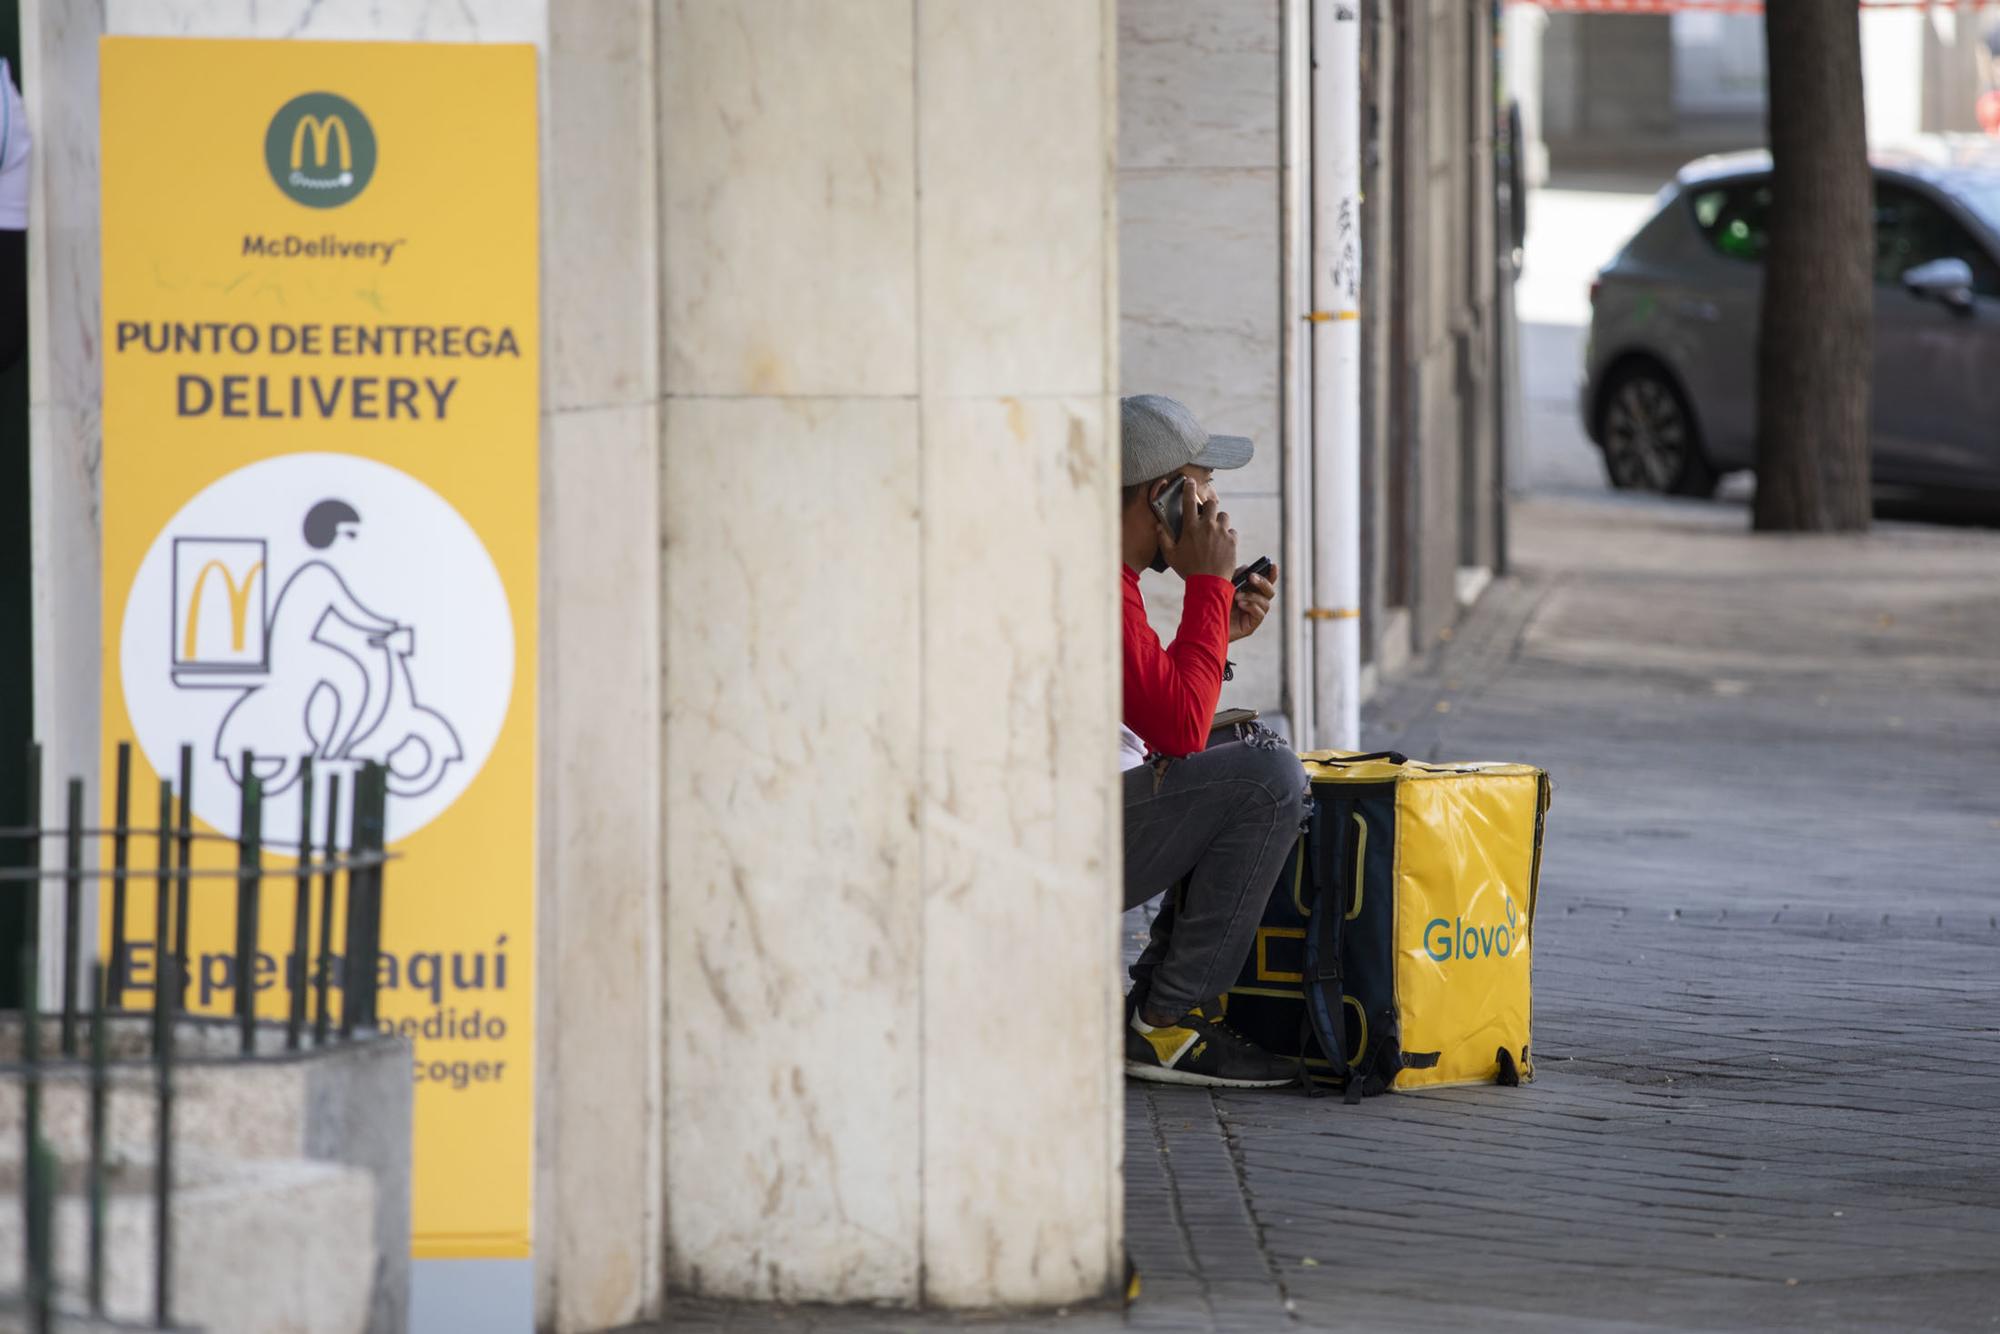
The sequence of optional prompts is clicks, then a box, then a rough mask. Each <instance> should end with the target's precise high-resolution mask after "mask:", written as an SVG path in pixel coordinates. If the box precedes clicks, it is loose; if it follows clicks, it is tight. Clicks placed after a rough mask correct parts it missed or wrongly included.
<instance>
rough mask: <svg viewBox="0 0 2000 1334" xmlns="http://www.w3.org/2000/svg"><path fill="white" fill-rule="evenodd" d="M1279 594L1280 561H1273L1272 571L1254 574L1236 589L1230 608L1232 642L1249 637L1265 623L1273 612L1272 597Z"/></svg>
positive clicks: (1230, 637)
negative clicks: (1266, 618) (1265, 619)
mask: <svg viewBox="0 0 2000 1334" xmlns="http://www.w3.org/2000/svg"><path fill="white" fill-rule="evenodd" d="M1245 568H1248V567H1245ZM1236 573H1238V574H1241V573H1243V571H1242V570H1238V571H1237V572H1236ZM1277 594H1278V563H1277V562H1276V561H1272V562H1271V569H1270V573H1268V574H1253V575H1251V576H1250V577H1249V578H1248V579H1246V580H1245V581H1244V582H1243V587H1241V588H1239V589H1237V590H1236V601H1235V602H1234V603H1233V604H1232V605H1231V606H1230V608H1229V639H1230V642H1231V643H1234V642H1235V641H1236V640H1239V639H1247V638H1249V637H1250V635H1251V634H1252V633H1254V632H1255V631H1256V629H1257V627H1258V626H1260V625H1262V624H1263V623H1264V618H1265V617H1266V616H1268V615H1270V613H1271V599H1272V598H1274V597H1276V596H1277Z"/></svg>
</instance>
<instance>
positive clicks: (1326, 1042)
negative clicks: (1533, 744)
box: [1224, 751, 1550, 1102]
mask: <svg viewBox="0 0 2000 1334" xmlns="http://www.w3.org/2000/svg"><path fill="white" fill-rule="evenodd" d="M1300 758H1301V759H1302V760H1303V761H1304V762H1305V767H1306V773H1307V776H1308V777H1309V778H1310V779H1311V781H1312V793H1313V812H1312V816H1311V818H1310V819H1309V821H1308V822H1307V825H1306V829H1305V831H1304V833H1303V834H1302V835H1301V836H1300V838H1299V842H1298V845H1297V847H1295V848H1294V849H1293V851H1292V855H1291V857H1290V858H1289V859H1288V860H1287V862H1286V863H1285V869H1284V873H1283V874H1282V875H1281V876H1280V878H1279V881H1278V884H1277V885H1276V886H1275V887H1274V889H1273V892H1272V894H1271V899H1270V903H1269V905H1268V906H1267V907H1266V909H1265V913H1264V920H1263V923H1262V925H1261V926H1260V927H1259V928H1258V931H1257V941H1256V947H1255V948H1254V949H1252V950H1251V952H1250V957H1249V958H1248V959H1247V960H1245V962H1244V965H1243V970H1242V973H1241V974H1240V975H1239V977H1238V978H1237V981H1236V985H1235V986H1234V987H1232V988H1231V989H1230V991H1229V993H1228V996H1227V997H1226V999H1225V1001H1224V1006H1225V1010H1224V1013H1225V1014H1226V1015H1227V1017H1228V1020H1229V1023H1230V1024H1231V1025H1232V1026H1233V1027H1235V1028H1237V1029H1238V1030H1240V1031H1241V1032H1243V1033H1244V1034H1245V1035H1246V1036H1247V1037H1249V1038H1250V1039H1251V1040H1253V1041H1255V1042H1257V1043H1258V1044H1259V1045H1260V1046H1263V1047H1265V1048H1266V1049H1267V1050H1270V1051H1278V1052H1286V1053H1296V1054H1297V1055H1298V1057H1299V1059H1300V1062H1301V1066H1302V1069H1301V1073H1302V1075H1303V1076H1305V1080H1304V1082H1305V1084H1306V1087H1307V1088H1308V1089H1311V1088H1312V1087H1313V1086H1314V1085H1315V1084H1336V1085H1339V1086H1341V1087H1343V1088H1345V1089H1346V1092H1347V1101H1349V1102H1355V1101H1358V1100H1359V1099H1360V1098H1361V1097H1362V1096H1363V1095H1364V1094H1373V1093H1379V1092H1383V1091H1385V1090H1387V1089H1392V1088H1394V1089H1408V1088H1417V1087H1422V1086H1425V1085H1438V1084H1470V1083H1494V1082H1498V1083H1502V1084H1518V1083H1520V1082H1521V1081H1523V1080H1526V1079H1529V1078H1532V1077H1533V1074H1534V1064H1533V1062H1532V1061H1531V1059H1530V1057H1529V1050H1528V1048H1529V1030H1530V1027H1531V1020H1532V1017H1533V1002H1532V988H1531V971H1532V965H1533V959H1534V921H1535V886H1536V880H1537V878H1538V877H1539V875H1540V872H1541V861H1542V826H1543V821H1544V818H1545V817H1546V815H1547V813H1548V808H1549V792H1550V786H1549V778H1548V775H1547V774H1545V773H1543V772H1542V771H1541V770H1540V769H1536V768H1533V767H1531V766H1529V765H1525V764H1423V763H1418V762H1415V761H1412V760H1410V759H1408V758H1407V757H1405V756H1402V755H1399V754H1397V753H1395V752H1393V751H1379V752H1375V753H1373V754H1350V753H1346V752H1341V751H1314V752H1312V753H1310V754H1307V755H1304V756H1301V757H1300Z"/></svg>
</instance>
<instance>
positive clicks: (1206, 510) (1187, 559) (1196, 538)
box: [1153, 480, 1236, 579]
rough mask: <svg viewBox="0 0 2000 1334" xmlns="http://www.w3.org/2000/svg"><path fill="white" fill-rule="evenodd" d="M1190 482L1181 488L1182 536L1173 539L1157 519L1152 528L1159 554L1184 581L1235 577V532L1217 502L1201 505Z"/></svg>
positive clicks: (1213, 499) (1211, 501)
mask: <svg viewBox="0 0 2000 1334" xmlns="http://www.w3.org/2000/svg"><path fill="white" fill-rule="evenodd" d="M1196 491H1197V488H1196V486H1195V484H1194V482H1193V481H1192V480H1190V481H1189V482H1188V484H1187V485H1186V486H1184V487H1182V488H1181V535H1180V536H1179V537H1178V538H1176V537H1175V536H1174V535H1173V534H1172V533H1170V532H1168V531H1167V526H1166V524H1164V523H1161V522H1160V520H1159V519H1158V517H1157V516H1156V517H1155V518H1154V520H1153V526H1154V527H1155V528H1157V529H1159V532H1160V554H1161V555H1163V556H1165V557H1166V558H1167V565H1168V567H1169V568H1170V569H1172V570H1173V572H1174V573H1175V574H1178V575H1179V576H1180V577H1181V578H1183V579H1190V578H1193V577H1194V576H1195V575H1197V574H1212V575H1214V576H1215V577H1216V578H1218V579H1227V578H1229V577H1230V576H1231V575H1233V574H1235V573H1236V530H1235V529H1234V528H1231V527H1230V526H1229V516H1228V515H1227V514H1224V513H1222V502H1221V500H1220V499H1215V498H1211V499H1210V500H1208V501H1207V502H1206V503H1203V502H1202V501H1201V500H1200V499H1199V498H1198V497H1197V495H1196Z"/></svg>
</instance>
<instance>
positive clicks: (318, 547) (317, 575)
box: [215, 499, 464, 797]
mask: <svg viewBox="0 0 2000 1334" xmlns="http://www.w3.org/2000/svg"><path fill="white" fill-rule="evenodd" d="M304 536H305V540H306V545H307V546H309V547H311V548H312V549H313V550H314V551H317V552H322V553H325V554H324V555H323V556H321V557H318V558H315V559H312V560H308V561H306V562H305V563H304V564H303V565H301V566H299V568H298V569H296V570H294V571H293V572H292V573H291V576H290V577H289V578H287V579H286V580H285V584H284V587H283V589H282V590H280V592H279V593H278V598H277V602H276V605H274V606H273V607H272V609H271V612H270V616H269V619H268V621H267V622H266V626H265V647H266V652H267V653H268V655H269V667H268V676H267V678H266V680H265V681H264V682H263V683H262V684H260V685H256V686H252V687H251V688H250V689H248V690H246V691H245V692H244V693H243V695H242V697H241V698H239V699H238V700H237V701H236V703H235V704H233V705H231V706H230V709H229V712H228V713H227V714H226V715H224V717H223V720H222V725H221V727H220V728H218V729H217V731H216V739H215V751H216V755H215V757H216V758H217V759H218V760H220V761H222V763H223V764H224V765H226V766H228V768H229V775H230V777H231V778H232V779H234V780H235V781H236V782H237V783H239V784H240V783H241V782H242V781H243V778H244V775H243V774H242V772H241V768H242V755H243V752H244V751H245V750H248V751H249V752H250V754H251V757H252V760H251V762H252V766H253V767H254V769H255V771H256V773H257V775H258V777H260V778H261V779H263V780H264V790H265V792H266V793H267V794H270V795H276V794H277V793H280V792H283V791H285V790H286V789H287V788H289V787H290V786H291V785H292V783H293V782H295V781H296V780H297V778H298V775H299V769H300V763H301V760H302V759H303V757H305V756H306V755H311V756H312V757H313V758H314V760H315V761H316V762H319V761H354V762H359V761H363V760H375V761H378V762H380V763H381V764H382V765H383V766H384V767H385V768H386V769H387V770H388V786H389V790H390V791H391V792H392V793H395V794H396V795H398V796H406V797H413V796H418V795H420V794H422V793H425V792H428V791H430V790H431V789H432V788H433V787H436V786H437V784H438V783H439V781H440V780H441V779H442V778H443V777H444V773H445V770H446V768H447V767H448V766H450V765H451V764H453V763H455V762H457V761H459V760H461V759H463V758H464V750H463V749H462V748H461V747H460V745H459V741H458V736H457V734H456V733H455V732H454V731H453V730H452V727H451V724H450V723H449V722H448V721H446V719H445V718H444V716H443V715H442V714H440V713H438V712H437V711H436V710H435V709H430V708H426V707H425V706H423V705H422V704H420V703H418V702H417V698H416V691H415V688H414V685H413V683H412V680H411V677H410V659H411V657H412V656H414V655H415V653H416V631H415V630H414V629H413V628H412V627H410V626H407V625H399V624H398V623H396V622H395V621H394V620H391V619H390V618H389V617H387V616H384V615H381V614H380V613H378V612H376V611H374V610H373V609H371V608H370V607H368V606H367V605H366V604H365V603H363V602H362V601H361V599H360V598H359V597H357V596H355V594H354V591H353V590H352V589H350V588H349V587H348V586H347V581H346V580H345V579H344V578H342V577H341V573H340V570H339V569H338V568H337V567H336V566H335V564H334V559H335V558H336V557H337V555H338V552H339V550H340V547H341V545H342V544H343V543H352V542H358V541H364V540H366V539H365V538H363V536H362V521H361V515H360V514H359V513H358V512H356V510H355V508H354V507H353V506H352V505H350V504H348V503H347V502H346V501H344V500H337V499H327V500H322V501H320V502H319V503H317V504H315V505H314V506H313V507H312V508H311V509H309V510H308V511H307V512H306V516H305V522H304Z"/></svg>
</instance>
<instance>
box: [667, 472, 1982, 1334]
mask: <svg viewBox="0 0 2000 1334" xmlns="http://www.w3.org/2000/svg"><path fill="white" fill-rule="evenodd" d="M1744 526H1745V515H1744V513H1743V510H1742V509H1741V507H1739V506H1730V505H1704V504H1684V503H1680V502H1674V501H1662V500H1625V499H1621V498H1617V497H1599V498H1594V499H1587V500H1581V499H1580V500H1560V501H1558V500H1542V501H1531V502H1525V503H1523V504H1521V505H1519V506H1517V508H1516V510H1515V513H1514V521H1513V532H1514V535H1515V543H1516V553H1517V566H1518V568H1519V570H1520V573H1519V575H1518V576H1517V577H1515V578H1511V579H1508V580H1503V581H1501V582H1500V583H1499V584H1497V585H1496V586H1495V587H1494V588H1493V589H1492V590H1490V591H1489V593H1488V595H1487V597H1486V598H1485V599H1484V601H1483V602H1482V604H1481V605H1480V607H1479V608H1478V609H1477V611H1476V612H1475V613H1474V614H1473V615H1472V616H1471V617H1469V618H1468V620H1467V621H1466V622H1465V624H1464V625H1462V626H1461V627H1460V628H1459V630H1458V632H1457V634H1456V635H1455V636H1454V638H1453V639H1452V640H1451V641H1450V642H1448V643H1445V644H1442V645H1441V646H1440V648H1439V651H1438V652H1437V653H1436V654H1435V655H1434V658H1435V660H1434V661H1433V662H1430V663H1428V664H1426V665H1425V667H1424V668H1423V669H1421V670H1420V671H1419V672H1417V673H1416V674H1414V675H1412V676H1411V677H1409V678H1407V679H1405V680H1403V681H1401V682H1399V683H1398V684H1397V685H1395V686H1394V687H1393V688H1392V689H1390V690H1388V691H1387V692H1385V695H1384V697H1383V698H1382V699H1381V700H1379V701H1378V703H1377V704H1376V706H1375V707H1374V708H1372V709H1371V711H1370V717H1369V726H1368V735H1367V738H1366V739H1367V741H1368V742H1369V744H1371V745H1387V746H1394V747H1396V748H1398V749H1401V750H1404V751H1407V752H1409V753H1411V754H1413V755H1417V756H1421V757H1427V758H1434V759H1518V760H1527V761H1532V762H1534V763H1538V764H1541V765H1543V766H1545V767H1546V768H1548V769H1549V770H1550V771H1551V772H1552V773H1553V774H1554V776H1555V781H1556V785H1557V786H1556V794H1555V805H1554V808H1553V810H1552V811H1551V814H1550V820H1549V833H1548V844H1547V854H1546V860H1545V865H1544V874H1543V884H1542V893H1541V899H1540V905H1541V906H1540V916H1539V920H1538V922H1537V925H1536V932H1535V946H1536V950H1535V954H1536V960H1535V963H1536V967H1535V982H1536V1033H1535V1049H1536V1057H1537V1065H1538V1067H1539V1077H1538V1078H1537V1079H1536V1081H1535V1082H1534V1083H1533V1084H1532V1085H1531V1086H1529V1087H1526V1088H1522V1089H1499V1088H1492V1089H1485V1088H1476V1089H1458V1090H1447V1091H1442V1092H1435V1093H1417V1094H1397V1095H1392V1096H1389V1097H1384V1098H1380V1099H1374V1100H1371V1101H1370V1102H1368V1103H1367V1104H1365V1105H1363V1106H1361V1107H1358V1108H1352V1107H1345V1106H1343V1105H1342V1104H1341V1103H1340V1102H1339V1101H1338V1100H1325V1099H1323V1100H1318V1101H1308V1100H1306V1099H1305V1098H1303V1097H1302V1096H1300V1095H1297V1094H1295V1093H1279V1094H1258V1095H1247V1094H1244V1095H1222V1096H1212V1095H1209V1094H1206V1093H1202V1092H1197V1091H1191V1090H1181V1089H1147V1088H1138V1087H1132V1088H1130V1089H1129V1090H1128V1103H1127V1107H1128V1121H1127V1163H1126V1176H1127V1183H1128V1184H1127V1192H1128V1194H1127V1205H1126V1214H1127V1226H1128V1232H1127V1235H1128V1244H1129V1246H1130V1249H1131V1253H1132V1256H1133V1259H1134V1261H1135V1262H1136V1263H1137V1265H1138V1267H1139V1269H1140V1272H1141V1274H1142V1279H1143V1287H1142V1294H1141V1297H1140V1300H1139V1302H1138V1303H1137V1304H1136V1305H1135V1306H1134V1307H1133V1308H1132V1309H1131V1310H1130V1311H1129V1312H1127V1313H1125V1314H1124V1315H1123V1316H1122V1317H1121V1316H1120V1315H1119V1313H1117V1312H1115V1311H1108V1310H1098V1311H1084V1312H1076V1313H1068V1314H1065V1315H1063V1316H1060V1317H1058V1316H1049V1317H1046V1318H1043V1319H1041V1320H1035V1321H1021V1320H1014V1321H960V1322H954V1321H951V1320H948V1319H939V1318H934V1317H915V1316H900V1317H899V1316H894V1315H889V1314H886V1313H874V1314H868V1313H854V1312H846V1313H827V1312H820V1313H815V1312H810V1311H801V1312H792V1313H786V1314H782V1315H780V1314H776V1313H772V1312H770V1311H759V1312H751V1311H747V1310H746V1311H729V1310H725V1309H721V1308H697V1307H688V1306H682V1307H681V1308H679V1312H678V1315H677V1318H676V1324H675V1327H676V1328H682V1327H683V1324H682V1322H683V1321H687V1322H688V1323H687V1325H686V1326H685V1327H688V1328H694V1329H722V1328H728V1329H764V1328H773V1329H806V1328H829V1329H857V1328H889V1329H923V1328H940V1327H952V1326H954V1325H958V1324H965V1325H972V1326H976V1327H981V1328H1023V1329H1031V1328H1032V1329H1063V1330H1099V1329H1110V1328H1112V1327H1115V1326H1129V1327H1130V1328H1132V1329H1138V1330H1275V1329H1286V1328H1291V1329H1307V1328H1344V1329H1356V1330H1453V1331H1457V1330H1489V1329H1491V1330H1535V1331H1542V1330H1585V1329H1590V1330H1666V1329H1729V1330H1738V1329H1801V1330H1803V1329H1814V1330H1850V1329H1851V1330H1878V1329H1895V1330H1994V1329H2000V534H1996V533H1991V532H1977V531H1959V530H1949V529H1926V528H1916V527H1897V526H1890V527H1887V528H1885V529H1882V530H1880V531H1878V532H1877V533H1876V534H1874V535H1873V536H1871V537H1868V538H1865V539H1831V538H1764V539H1756V538H1751V537H1749V536H1748V535H1747V534H1745V533H1744V532H1743V528H1744ZM1135 929H1136V924H1135ZM1136 947H1137V945H1136V941H1134V942H1133V948H1134V949H1136Z"/></svg>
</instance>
